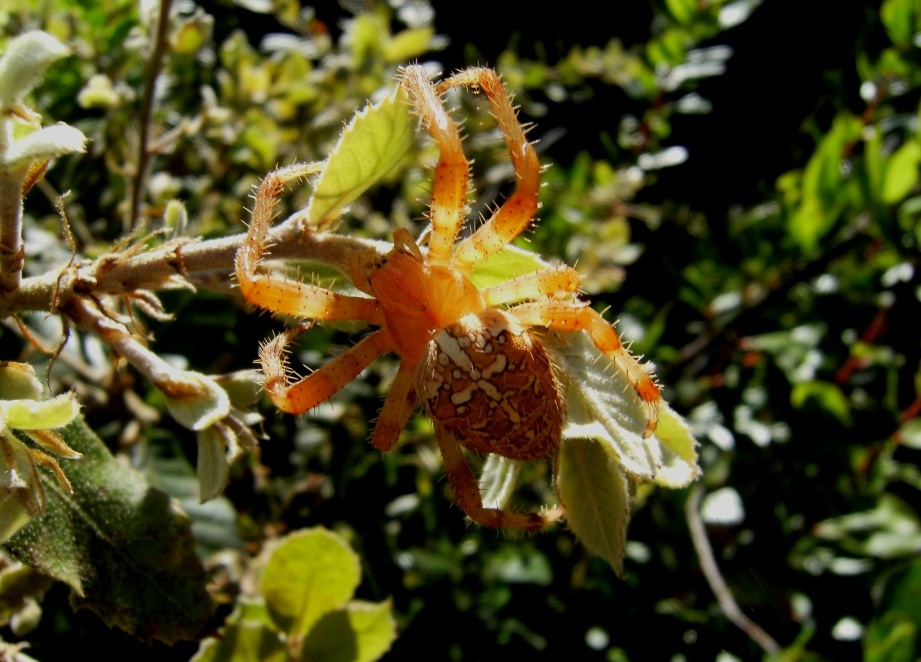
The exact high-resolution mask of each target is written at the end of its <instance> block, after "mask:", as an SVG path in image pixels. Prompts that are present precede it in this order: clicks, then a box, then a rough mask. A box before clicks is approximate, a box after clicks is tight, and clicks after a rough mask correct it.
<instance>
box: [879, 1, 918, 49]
mask: <svg viewBox="0 0 921 662" xmlns="http://www.w3.org/2000/svg"><path fill="white" fill-rule="evenodd" d="M880 17H881V18H882V20H883V25H885V26H886V32H888V33H889V38H890V39H891V40H892V43H894V44H895V45H896V46H910V45H911V43H912V39H913V38H914V36H915V34H916V33H917V32H918V30H919V29H921V2H919V1H918V0H886V1H885V2H883V4H882V7H880Z"/></svg>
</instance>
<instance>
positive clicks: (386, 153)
mask: <svg viewBox="0 0 921 662" xmlns="http://www.w3.org/2000/svg"><path fill="white" fill-rule="evenodd" d="M414 131H415V122H414V120H413V117H412V114H411V113H410V111H409V103H408V102H407V99H406V96H405V94H404V93H403V92H402V88H399V87H398V88H397V91H396V92H394V93H393V94H392V95H391V96H389V97H387V98H386V99H384V100H383V101H381V102H380V103H377V104H373V105H370V106H368V107H367V108H365V109H364V110H362V111H361V112H360V113H357V114H356V115H355V117H354V118H353V119H352V121H351V122H349V125H348V126H347V127H345V130H344V131H343V132H342V137H341V138H340V139H339V142H338V143H337V144H336V146H335V147H334V148H333V149H332V151H331V152H330V155H329V160H328V162H327V164H326V167H325V168H324V169H323V172H322V173H321V174H320V177H319V178H318V179H317V183H316V186H315V188H314V192H313V196H312V197H311V199H310V204H309V205H308V207H307V210H306V215H307V222H308V223H309V224H310V225H311V226H314V227H315V228H317V229H318V230H329V229H332V227H333V226H334V225H335V219H336V217H337V216H338V215H339V214H340V213H341V211H342V209H343V207H345V206H346V205H348V204H350V203H351V202H353V201H354V200H355V199H356V198H358V196H360V195H361V194H362V193H364V192H365V191H367V190H368V189H369V188H370V187H372V186H374V185H375V184H376V183H377V182H379V181H380V180H381V179H382V178H383V177H385V176H386V175H387V173H389V172H390V171H391V170H392V169H393V167H394V166H396V165H397V163H399V162H400V160H401V159H402V158H403V157H404V156H405V155H406V153H407V151H409V148H410V147H411V146H412V142H413V135H414Z"/></svg>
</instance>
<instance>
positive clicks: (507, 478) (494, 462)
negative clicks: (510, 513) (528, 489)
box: [480, 453, 521, 509]
mask: <svg viewBox="0 0 921 662" xmlns="http://www.w3.org/2000/svg"><path fill="white" fill-rule="evenodd" d="M520 469H521V463H520V462H516V461H515V460H511V459H509V458H507V457H503V456H501V455H499V454H497V453H492V454H490V455H487V456H486V460H485V461H484V462H483V469H482V471H480V492H481V493H482V500H483V505H484V506H486V507H487V508H500V509H501V508H505V506H507V505H508V501H509V499H510V498H511V496H512V493H513V492H514V490H515V481H516V480H517V478H518V473H519V471H520Z"/></svg>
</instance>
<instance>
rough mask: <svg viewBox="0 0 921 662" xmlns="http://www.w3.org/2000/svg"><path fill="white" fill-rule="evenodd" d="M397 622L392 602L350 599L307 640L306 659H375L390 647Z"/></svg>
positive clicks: (320, 661) (351, 661)
mask: <svg viewBox="0 0 921 662" xmlns="http://www.w3.org/2000/svg"><path fill="white" fill-rule="evenodd" d="M395 638H396V622H395V621H394V619H393V613H392V611H391V606H390V601H389V600H388V601H386V602H381V603H377V604H373V603H369V602H359V601H355V602H350V603H349V604H348V605H346V607H345V608H344V609H337V610H335V611H331V612H329V613H327V614H325V615H324V616H323V617H322V618H320V620H319V621H318V622H317V624H316V626H315V627H314V628H312V629H311V630H310V634H308V635H307V639H306V640H305V641H304V649H303V654H302V655H301V658H300V659H302V660H310V661H311V662H372V661H373V660H377V659H378V658H380V657H381V656H382V655H383V654H384V653H386V652H387V651H388V650H390V646H391V644H392V643H393V640H394V639H395Z"/></svg>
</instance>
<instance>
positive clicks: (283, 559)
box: [262, 528, 361, 635]
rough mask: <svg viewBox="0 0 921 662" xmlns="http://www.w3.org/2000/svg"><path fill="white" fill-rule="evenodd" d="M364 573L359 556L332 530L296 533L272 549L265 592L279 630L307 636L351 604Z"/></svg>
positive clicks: (263, 589) (265, 577) (266, 569)
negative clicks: (325, 618) (328, 615)
mask: <svg viewBox="0 0 921 662" xmlns="http://www.w3.org/2000/svg"><path fill="white" fill-rule="evenodd" d="M360 577H361V568H360V566H359V560H358V556H357V555H356V554H355V552H353V551H352V550H351V548H349V546H348V544H347V543H346V542H345V541H344V540H343V539H342V538H341V537H340V536H338V535H336V534H335V533H333V532H332V531H328V530H327V529H324V528H314V529H309V530H305V531H298V532H297V533H293V534H291V535H290V536H288V537H287V538H285V540H284V541H283V542H282V543H281V544H280V545H279V546H278V547H277V548H276V549H275V550H274V551H273V552H272V555H271V557H270V558H269V561H268V563H267V564H266V567H265V571H264V572H263V574H262V595H263V596H264V597H265V601H266V605H267V607H268V610H269V614H270V615H271V617H272V620H273V621H274V622H275V623H276V625H277V626H278V629H280V630H282V631H284V632H287V633H288V634H289V635H306V634H307V633H308V632H309V631H310V628H312V627H313V625H314V623H316V622H317V621H318V620H319V619H320V618H321V617H322V616H323V615H324V614H326V613H329V612H331V611H333V610H335V609H340V608H342V607H344V606H345V605H346V603H347V602H348V601H349V600H350V599H351V597H352V595H353V594H354V593H355V589H356V588H357V587H358V582H359V580H360Z"/></svg>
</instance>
